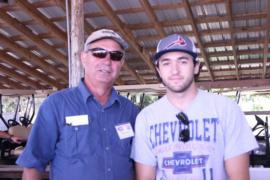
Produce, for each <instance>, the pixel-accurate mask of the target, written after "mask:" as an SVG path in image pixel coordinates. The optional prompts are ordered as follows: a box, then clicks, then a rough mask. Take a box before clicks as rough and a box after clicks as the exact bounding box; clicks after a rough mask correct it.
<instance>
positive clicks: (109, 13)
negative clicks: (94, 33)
mask: <svg viewBox="0 0 270 180" xmlns="http://www.w3.org/2000/svg"><path fill="white" fill-rule="evenodd" d="M96 3H97V4H98V5H99V6H100V7H101V8H102V9H104V13H106V15H107V17H108V18H110V20H111V21H112V22H113V24H114V25H115V26H116V27H117V29H118V31H119V32H121V34H123V35H124V37H125V39H127V41H128V42H129V44H131V45H132V48H134V50H135V51H136V52H137V53H138V54H139V55H140V56H141V58H142V59H143V60H144V61H145V62H146V64H147V65H148V67H149V68H150V69H152V70H153V71H154V66H153V64H152V62H151V60H150V58H149V56H147V55H146V54H145V53H144V51H143V50H141V49H142V48H141V47H139V46H138V45H137V44H136V43H135V42H136V40H135V39H134V38H133V37H132V36H131V35H130V33H128V32H127V30H126V29H124V28H123V27H124V26H123V24H122V23H121V21H120V20H119V19H118V17H117V16H116V14H115V13H114V12H113V10H112V8H111V7H110V6H109V5H108V3H107V2H106V1H105V0H99V1H96ZM129 71H133V70H132V69H129ZM134 74H136V72H134ZM135 78H136V79H137V80H138V82H139V83H142V84H145V83H146V82H145V80H144V79H143V78H142V77H140V76H139V75H138V76H137V77H135Z"/></svg>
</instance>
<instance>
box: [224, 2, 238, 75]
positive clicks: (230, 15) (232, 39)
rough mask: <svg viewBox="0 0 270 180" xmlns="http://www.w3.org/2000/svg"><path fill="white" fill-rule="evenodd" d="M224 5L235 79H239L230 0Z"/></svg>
mask: <svg viewBox="0 0 270 180" xmlns="http://www.w3.org/2000/svg"><path fill="white" fill-rule="evenodd" d="M225 5H226V9H227V16H228V18H229V29H230V34H231V41H232V50H233V61H234V66H235V74H236V78H237V80H239V69H238V63H237V54H236V50H237V47H236V45H235V37H234V36H235V35H234V33H233V29H234V25H233V20H232V0H227V1H226V4H225Z"/></svg>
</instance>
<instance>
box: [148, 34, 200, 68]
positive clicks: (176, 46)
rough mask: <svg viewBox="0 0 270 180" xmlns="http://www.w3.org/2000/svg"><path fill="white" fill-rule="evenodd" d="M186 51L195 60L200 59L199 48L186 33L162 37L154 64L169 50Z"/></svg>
mask: <svg viewBox="0 0 270 180" xmlns="http://www.w3.org/2000/svg"><path fill="white" fill-rule="evenodd" d="M175 51H180V52H185V53H188V54H190V55H191V56H192V57H193V58H194V61H198V59H197V56H198V53H197V49H196V47H195V44H194V42H193V41H192V40H191V39H190V38H189V37H187V36H185V35H180V34H172V35H169V36H167V37H165V38H163V39H161V40H160V41H159V43H158V45H157V50H156V54H155V55H154V58H153V60H154V64H156V63H157V60H158V59H159V58H160V57H161V56H162V55H163V54H165V53H167V52H175Z"/></svg>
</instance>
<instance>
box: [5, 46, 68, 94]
mask: <svg viewBox="0 0 270 180" xmlns="http://www.w3.org/2000/svg"><path fill="white" fill-rule="evenodd" d="M0 59H1V61H2V62H5V63H7V64H9V65H11V66H13V67H16V68H19V69H20V70H21V71H23V72H24V73H26V74H28V75H29V76H33V77H35V78H37V79H39V80H40V81H42V82H44V83H47V84H49V85H50V86H53V87H55V88H57V89H62V88H64V87H65V86H64V85H62V84H60V83H59V82H58V81H55V80H52V79H49V78H48V77H47V76H46V75H44V74H42V73H40V72H39V71H36V70H35V69H33V68H30V67H29V66H27V65H25V64H24V63H22V62H21V61H18V60H17V59H15V58H13V57H12V56H9V55H7V54H6V53H5V52H4V51H2V50H0Z"/></svg>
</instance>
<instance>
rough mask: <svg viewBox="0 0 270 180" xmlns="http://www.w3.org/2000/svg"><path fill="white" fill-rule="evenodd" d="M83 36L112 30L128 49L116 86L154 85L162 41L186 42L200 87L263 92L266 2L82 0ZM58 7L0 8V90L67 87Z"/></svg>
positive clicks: (34, 1) (269, 65)
mask: <svg viewBox="0 0 270 180" xmlns="http://www.w3.org/2000/svg"><path fill="white" fill-rule="evenodd" d="M84 3H85V6H84V15H85V21H84V22H85V36H87V35H88V34H89V33H91V32H92V31H93V30H95V29H99V28H112V29H114V30H116V31H118V32H120V33H121V34H122V36H123V37H124V38H125V39H126V40H127V42H128V43H129V46H130V48H129V49H128V52H127V57H126V64H125V66H124V68H123V70H122V71H121V73H120V77H119V79H118V80H117V83H116V85H142V84H144V85H145V84H156V83H159V81H158V79H157V78H156V75H155V71H154V66H153V65H152V63H151V58H152V56H153V54H154V52H155V47H156V45H157V43H158V41H159V39H161V38H162V37H165V36H166V35H168V34H171V33H182V34H186V35H188V36H190V37H191V38H192V39H193V40H194V41H195V42H196V46H197V49H198V52H199V60H200V62H201V64H202V68H201V73H200V75H199V78H198V82H199V83H200V84H201V85H202V86H204V87H206V88H226V87H228V88H234V87H242V88H245V87H246V88H249V87H269V86H270V60H269V58H270V54H269V47H270V46H269V29H270V27H269V26H270V1H269V0H237V1H233V0H96V1H95V0H85V1H84ZM65 8H66V5H65V0H16V1H15V0H13V1H12V0H9V1H8V3H7V4H5V3H1V2H0V81H1V83H0V89H26V90H27V89H30V90H43V89H61V88H64V87H67V86H68V58H67V54H68V52H67V51H68V48H67V40H66V39H67V23H66V10H65Z"/></svg>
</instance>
